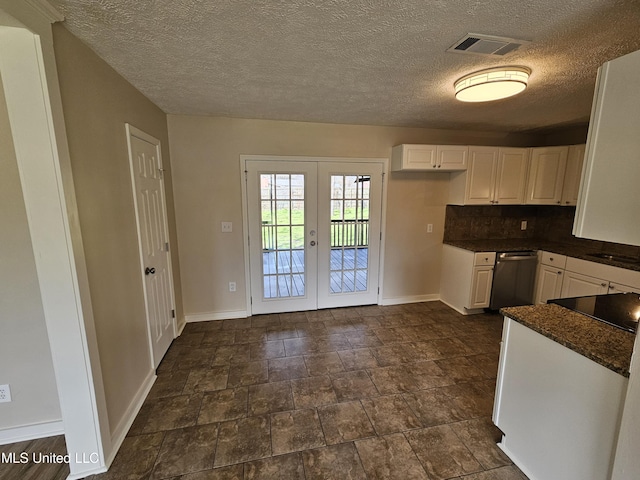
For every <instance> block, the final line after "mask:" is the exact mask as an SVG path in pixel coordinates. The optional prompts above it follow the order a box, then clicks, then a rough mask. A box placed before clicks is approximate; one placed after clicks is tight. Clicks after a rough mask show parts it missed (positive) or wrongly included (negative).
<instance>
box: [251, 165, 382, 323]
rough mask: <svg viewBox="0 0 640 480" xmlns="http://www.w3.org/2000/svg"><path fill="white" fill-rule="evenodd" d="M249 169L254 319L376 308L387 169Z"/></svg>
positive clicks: (349, 167) (312, 166)
mask: <svg viewBox="0 0 640 480" xmlns="http://www.w3.org/2000/svg"><path fill="white" fill-rule="evenodd" d="M245 169H246V172H247V189H246V191H247V213H248V216H247V219H248V224H249V268H250V295H251V313H252V314H259V313H276V312H291V311H300V310H314V309H317V308H329V307H341V306H349V305H367V304H372V303H377V295H378V268H379V257H380V219H381V204H382V173H383V164H382V163H374V162H329V161H326V162H323V161H288V160H286V161H285V160H282V161H280V160H277V161H272V160H246V161H245Z"/></svg>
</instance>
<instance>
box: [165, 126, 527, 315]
mask: <svg viewBox="0 0 640 480" xmlns="http://www.w3.org/2000/svg"><path fill="white" fill-rule="evenodd" d="M168 124H169V137H170V146H171V162H172V170H173V175H174V177H173V186H174V195H175V207H176V221H177V231H178V240H179V244H180V265H181V269H182V270H181V272H182V292H183V301H184V308H185V314H187V315H193V314H220V313H224V312H239V311H243V310H246V309H247V305H246V301H245V298H246V288H247V285H246V282H245V275H244V257H243V255H244V252H243V235H242V193H241V172H240V160H239V157H240V155H241V154H255V155H299V156H325V157H387V158H388V157H389V156H390V155H391V147H392V146H393V145H397V144H399V143H436V144H437V143H443V144H447V143H451V144H456V143H457V144H478V145H514V146H517V145H529V144H532V143H533V142H534V141H535V140H536V139H535V138H534V137H532V136H526V135H513V134H497V133H490V132H464V131H446V130H428V129H418V128H396V127H374V126H361V125H331V124H317V123H300V122H282V121H269V120H245V119H232V118H219V117H198V116H179V115H169V116H168ZM448 180H449V175H448V174H446V173H445V174H443V173H439V174H435V173H392V174H391V175H390V178H388V189H387V192H388V199H387V222H386V229H385V235H386V248H385V252H384V255H385V264H384V278H383V295H384V298H385V299H386V300H388V301H389V300H392V299H406V298H408V297H424V296H428V295H437V294H438V291H439V281H440V255H441V245H442V234H443V226H444V211H445V205H446V202H447V196H448ZM222 221H231V222H233V233H230V234H229V233H224V234H223V233H221V232H220V222H222ZM428 223H433V224H434V232H433V234H427V232H426V225H427V224H428ZM230 281H235V282H237V284H238V290H237V292H236V293H229V292H228V282H230Z"/></svg>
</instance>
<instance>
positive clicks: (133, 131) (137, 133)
mask: <svg viewBox="0 0 640 480" xmlns="http://www.w3.org/2000/svg"><path fill="white" fill-rule="evenodd" d="M124 125H125V132H126V135H127V151H128V154H129V170H130V172H131V194H132V195H133V206H134V209H133V210H134V212H135V215H136V234H137V239H138V255H139V258H140V281H141V282H142V292H143V294H144V310H145V317H146V320H147V339H148V341H149V361H150V363H151V368H153V369H154V370H155V369H156V368H157V365H155V361H154V355H153V348H154V346H153V334H152V330H151V318H150V313H149V303H148V302H149V292H147V284H146V282H145V281H144V277H143V276H142V272H143V271H144V268H145V265H144V264H145V261H144V252H143V249H142V234H141V232H140V211H139V208H138V196H137V195H136V179H135V167H134V164H133V163H134V162H133V149H132V146H131V138H132V137H138V138H140V139H141V140H144V141H145V142H149V143H151V144H152V145H154V146H155V147H156V154H157V156H158V162H159V163H160V166H161V168H162V167H164V163H163V162H162V149H161V144H160V140H158V139H157V138H155V137H152V136H151V135H149V134H148V133H145V132H143V131H142V130H140V129H139V128H136V127H134V126H133V125H131V124H129V123H125V124H124ZM162 171H163V172H164V168H162ZM160 194H161V195H162V216H163V217H164V235H165V238H166V240H167V242H169V226H168V225H169V219H168V215H167V197H166V195H165V190H164V175H163V176H162V181H161V182H160ZM171 248H172V245H171V244H170V243H169V250H168V251H167V252H166V254H167V267H168V269H169V298H170V300H171V308H172V309H173V311H174V316H173V318H172V319H171V329H172V333H173V338H174V339H175V338H176V336H177V327H176V317H175V310H176V298H175V293H174V292H175V289H174V285H173V267H172V265H171Z"/></svg>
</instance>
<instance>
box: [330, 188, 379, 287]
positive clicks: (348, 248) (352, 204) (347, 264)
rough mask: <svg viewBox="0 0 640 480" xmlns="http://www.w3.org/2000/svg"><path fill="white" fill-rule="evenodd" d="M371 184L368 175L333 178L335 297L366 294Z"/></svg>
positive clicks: (331, 284) (332, 244) (332, 263)
mask: <svg viewBox="0 0 640 480" xmlns="http://www.w3.org/2000/svg"><path fill="white" fill-rule="evenodd" d="M370 182H371V177H370V176H368V175H331V180H330V185H331V193H330V195H331V262H330V265H331V266H330V271H331V273H330V282H331V283H330V287H329V291H330V293H332V294H336V293H346V292H364V291H366V290H367V281H368V253H369V190H370V189H369V185H370Z"/></svg>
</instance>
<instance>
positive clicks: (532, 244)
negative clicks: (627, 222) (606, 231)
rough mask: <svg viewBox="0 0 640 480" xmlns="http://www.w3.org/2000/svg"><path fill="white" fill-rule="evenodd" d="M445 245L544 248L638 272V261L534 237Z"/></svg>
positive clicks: (476, 249)
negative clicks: (609, 257) (599, 255)
mask: <svg viewBox="0 0 640 480" xmlns="http://www.w3.org/2000/svg"><path fill="white" fill-rule="evenodd" d="M444 243H445V244H446V245H451V246H454V247H458V248H463V249H465V250H471V251H472V252H517V251H519V250H545V251H547V252H552V253H558V254H560V255H566V256H568V257H573V258H579V259H581V260H587V261H589V262H595V263H603V264H605V265H611V266H613V267H619V268H626V269H627V270H635V271H639V272H640V263H625V262H614V261H612V260H606V259H603V258H597V257H592V256H589V255H587V254H588V253H598V252H597V251H594V249H593V248H590V247H588V246H587V247H582V246H576V245H568V244H564V243H558V242H549V241H546V240H536V239H507V240H446V241H445V242H444Z"/></svg>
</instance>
